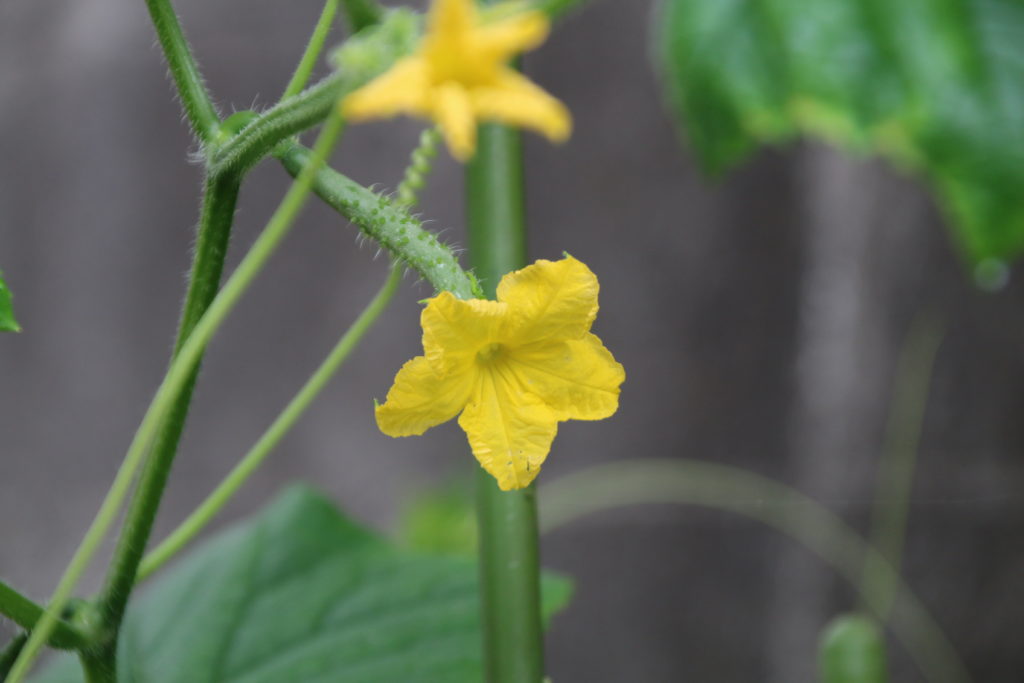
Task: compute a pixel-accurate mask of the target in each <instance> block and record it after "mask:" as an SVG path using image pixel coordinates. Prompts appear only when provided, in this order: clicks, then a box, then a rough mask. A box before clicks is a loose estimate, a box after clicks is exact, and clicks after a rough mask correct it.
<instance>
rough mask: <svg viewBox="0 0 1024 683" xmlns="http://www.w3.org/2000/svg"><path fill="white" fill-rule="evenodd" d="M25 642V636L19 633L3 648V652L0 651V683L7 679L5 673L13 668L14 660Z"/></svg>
mask: <svg viewBox="0 0 1024 683" xmlns="http://www.w3.org/2000/svg"><path fill="white" fill-rule="evenodd" d="M27 640H28V635H27V634H25V633H19V634H18V635H16V636H14V638H12V639H11V642H9V643H7V645H5V646H4V649H3V650H0V681H3V680H6V679H7V672H9V671H10V670H11V667H12V666H14V662H15V660H16V659H18V655H19V654H21V648H23V647H25V641H27Z"/></svg>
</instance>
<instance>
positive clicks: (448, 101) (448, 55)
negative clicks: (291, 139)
mask: <svg viewBox="0 0 1024 683" xmlns="http://www.w3.org/2000/svg"><path fill="white" fill-rule="evenodd" d="M547 34H548V19H547V16H545V15H544V14H543V13H542V12H537V11H530V12H525V13H519V14H515V15H513V16H508V17H505V18H501V19H497V20H495V21H493V22H488V23H484V22H482V21H481V18H480V17H479V16H478V13H477V9H476V5H475V1H474V0H434V4H433V6H432V7H431V10H430V14H429V16H428V18H427V31H426V35H425V36H424V37H423V40H422V42H421V43H420V45H419V48H418V49H417V50H416V52H415V53H414V54H412V55H411V56H409V57H405V58H403V59H400V60H398V61H397V62H395V64H394V66H392V67H391V69H390V70H388V71H387V72H385V73H384V74H382V75H381V76H379V77H378V78H376V79H375V80H373V81H371V82H370V83H368V84H366V85H365V86H363V87H362V88H360V89H358V90H356V91H355V92H353V93H351V94H350V95H349V96H348V97H346V98H345V99H344V100H343V101H342V112H343V114H344V115H345V116H346V117H347V118H348V119H349V120H352V121H360V120H366V119H375V118H387V117H391V116H395V115H397V114H413V115H416V116H422V117H425V118H429V119H433V120H434V121H435V122H437V124H438V126H439V127H440V128H441V131H442V132H443V133H444V136H445V139H446V141H447V142H448V148H449V149H450V150H451V153H452V156H454V157H455V158H456V159H458V160H460V161H466V160H467V159H469V158H470V157H472V156H473V153H474V151H475V150H476V126H477V122H478V121H498V122H501V123H507V124H509V125H513V126H522V127H526V128H533V129H535V130H537V131H539V132H541V133H543V134H544V135H546V136H547V137H549V138H550V139H551V140H553V141H555V142H561V141H564V140H566V139H567V138H568V137H569V132H570V130H571V128H572V123H571V119H570V116H569V112H568V111H567V110H566V108H565V106H563V105H562V103H561V102H559V101H558V100H556V99H555V98H554V97H552V96H551V95H549V94H548V93H546V92H545V91H544V90H542V89H541V88H539V87H537V86H536V85H534V84H533V83H532V82H530V80H529V79H527V78H525V77H523V76H522V75H520V74H519V73H517V72H516V71H515V70H513V69H511V68H510V67H509V66H508V64H507V63H508V60H509V59H510V58H511V57H513V56H515V55H516V54H518V53H520V52H523V51H524V50H528V49H531V48H534V47H536V46H537V45H539V44H540V43H542V42H543V41H544V39H545V38H546V37H547Z"/></svg>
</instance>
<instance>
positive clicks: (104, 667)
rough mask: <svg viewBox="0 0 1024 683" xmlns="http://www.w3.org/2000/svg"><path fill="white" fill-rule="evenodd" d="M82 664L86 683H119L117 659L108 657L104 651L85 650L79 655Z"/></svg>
mask: <svg viewBox="0 0 1024 683" xmlns="http://www.w3.org/2000/svg"><path fill="white" fill-rule="evenodd" d="M78 661H79V662H81V664H82V673H84V674H85V683H117V659H116V658H114V657H110V656H108V655H107V654H106V653H105V652H104V650H103V649H100V650H83V651H81V652H79V653H78Z"/></svg>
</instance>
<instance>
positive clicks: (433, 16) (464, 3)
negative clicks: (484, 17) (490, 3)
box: [427, 0, 479, 42]
mask: <svg viewBox="0 0 1024 683" xmlns="http://www.w3.org/2000/svg"><path fill="white" fill-rule="evenodd" d="M475 2H476V0H434V2H433V4H432V5H431V6H430V12H429V13H428V15H427V36H428V38H430V39H433V40H437V41H438V42H444V41H445V40H446V39H450V38H453V37H454V38H461V37H462V36H464V35H465V34H467V33H469V32H470V31H471V30H473V28H474V27H475V26H476V25H477V23H478V22H479V19H478V17H477V11H476V4H475Z"/></svg>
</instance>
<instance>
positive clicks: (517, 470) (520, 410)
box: [459, 367, 558, 491]
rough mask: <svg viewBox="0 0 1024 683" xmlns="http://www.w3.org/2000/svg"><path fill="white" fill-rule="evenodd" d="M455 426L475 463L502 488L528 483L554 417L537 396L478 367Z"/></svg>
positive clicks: (535, 471) (538, 464)
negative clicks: (478, 463) (474, 383)
mask: <svg viewBox="0 0 1024 683" xmlns="http://www.w3.org/2000/svg"><path fill="white" fill-rule="evenodd" d="M509 379H511V380H512V382H514V381H515V380H514V379H513V378H509ZM459 426H460V427H462V428H463V429H464V430H465V431H466V436H467V437H468V438H469V445H470V447H471V448H472V449H473V455H475V456H476V459H477V460H479V461H480V465H481V466H482V467H483V468H484V469H485V470H487V472H489V473H490V474H491V475H492V476H493V477H494V478H495V479H497V480H498V487H499V488H500V489H501V490H502V491H508V490H510V489H521V488H523V487H525V486H528V485H529V484H530V482H532V481H533V479H534V477H536V476H537V474H538V473H539V472H540V467H541V464H542V463H543V462H544V459H545V458H547V455H548V452H549V451H550V450H551V442H552V440H554V438H555V433H556V432H557V431H558V420H557V419H556V417H555V414H554V413H553V412H552V411H551V409H550V408H548V407H547V406H546V405H545V404H544V402H543V401H541V400H540V399H538V398H537V397H535V396H533V395H531V394H528V393H524V392H521V391H519V390H518V387H516V386H515V385H514V384H513V383H511V382H509V381H507V380H506V379H505V378H504V377H503V376H502V375H501V374H500V373H499V372H498V371H497V369H496V368H493V367H492V369H491V370H490V371H483V372H480V373H479V377H478V380H477V385H476V389H475V391H474V392H473V394H472V396H471V397H470V399H469V403H468V404H467V405H466V409H465V410H464V411H463V413H462V415H461V416H460V417H459Z"/></svg>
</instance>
